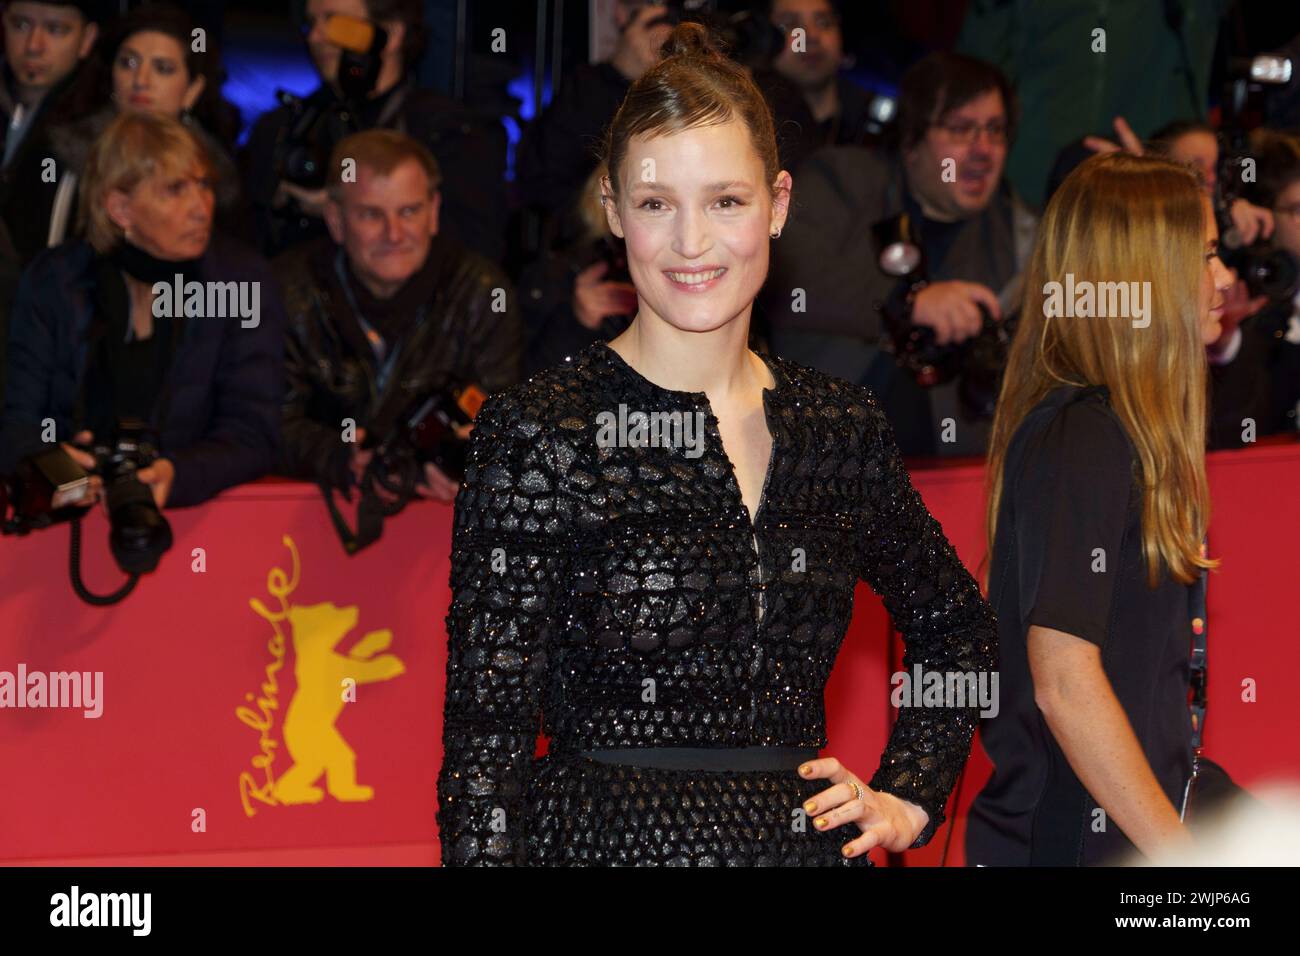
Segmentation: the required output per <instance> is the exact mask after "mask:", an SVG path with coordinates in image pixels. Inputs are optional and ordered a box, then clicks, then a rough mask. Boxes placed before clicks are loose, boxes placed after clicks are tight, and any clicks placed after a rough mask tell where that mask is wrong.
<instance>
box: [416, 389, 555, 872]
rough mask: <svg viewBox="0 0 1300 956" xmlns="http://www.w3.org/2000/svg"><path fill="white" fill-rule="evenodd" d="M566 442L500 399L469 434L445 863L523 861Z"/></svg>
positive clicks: (451, 620) (441, 801)
mask: <svg viewBox="0 0 1300 956" xmlns="http://www.w3.org/2000/svg"><path fill="white" fill-rule="evenodd" d="M557 448H558V445H557V443H556V442H554V441H552V440H551V439H549V438H548V436H547V434H546V432H545V430H544V429H543V427H542V426H541V425H540V424H539V423H538V421H536V420H535V418H533V417H532V416H530V415H529V414H528V409H527V406H525V405H524V404H523V403H522V402H521V401H519V400H517V399H503V396H502V395H501V394H498V395H494V396H491V397H489V398H488V400H487V401H486V402H485V403H484V404H483V406H482V408H481V409H480V411H479V414H478V416H477V419H476V425H475V428H474V431H473V432H472V434H471V439H470V450H469V456H468V462H467V467H466V471H465V479H464V481H463V482H462V483H461V488H460V491H459V493H458V495H457V497H456V504H455V508H456V511H455V519H454V523H453V535H452V555H451V590H452V603H451V608H450V610H449V612H448V614H447V619H446V624H447V690H446V698H445V705H444V712H443V763H442V769H441V771H440V773H439V775H438V812H437V822H438V832H439V839H440V841H441V846H442V863H443V865H444V866H512V865H523V864H525V863H526V856H527V838H528V832H527V831H528V813H527V807H526V802H525V797H526V791H527V784H528V779H529V774H530V768H531V765H532V760H533V752H534V749H535V747H536V742H537V734H538V730H539V717H540V714H541V709H542V697H543V690H544V688H545V686H546V675H547V673H548V654H549V650H550V647H549V645H550V639H549V635H550V634H551V632H552V624H553V622H554V621H555V620H556V619H557V618H558V616H559V614H560V612H561V607H562V602H563V595H564V593H565V586H566V581H567V574H568V567H569V551H570V548H571V545H572V542H571V540H570V539H568V538H566V537H565V536H564V535H563V533H562V532H563V530H564V528H565V527H566V526H567V521H566V519H565V508H564V507H563V505H562V504H561V498H562V496H561V494H560V490H559V487H558V482H557V476H558V469H557V467H556V451H557Z"/></svg>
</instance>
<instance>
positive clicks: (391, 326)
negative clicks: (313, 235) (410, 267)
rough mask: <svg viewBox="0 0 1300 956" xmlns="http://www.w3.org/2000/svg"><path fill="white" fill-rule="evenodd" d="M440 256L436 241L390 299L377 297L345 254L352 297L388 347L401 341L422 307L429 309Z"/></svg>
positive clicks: (344, 271) (436, 288)
mask: <svg viewBox="0 0 1300 956" xmlns="http://www.w3.org/2000/svg"><path fill="white" fill-rule="evenodd" d="M439 258H440V257H439V256H438V255H437V240H436V239H435V240H434V244H433V245H431V246H430V248H429V255H428V256H427V257H426V258H425V260H424V265H422V266H421V267H420V268H419V270H418V271H417V272H416V273H415V274H414V275H412V276H411V277H410V278H409V279H407V280H406V282H405V283H404V284H403V285H402V287H401V288H400V289H398V290H397V291H396V292H395V293H393V294H392V295H391V296H390V297H389V298H387V299H380V298H377V297H376V296H375V295H374V294H373V293H372V292H371V291H370V290H369V289H368V288H366V286H365V284H364V283H363V282H362V281H361V280H360V279H358V278H357V276H356V273H355V272H353V271H352V263H351V261H350V260H349V259H348V258H347V255H346V254H345V255H344V256H343V262H344V269H343V273H344V276H345V277H346V280H347V284H348V289H349V291H350V292H351V293H352V300H353V301H354V302H355V303H356V305H357V310H358V311H359V312H360V313H361V315H362V317H363V318H364V319H365V320H366V321H367V322H368V323H370V325H371V326H372V327H373V328H374V330H375V331H376V332H378V333H379V334H380V336H382V337H383V339H384V342H385V343H386V345H387V347H388V348H390V349H391V348H392V346H393V345H394V344H395V343H397V342H400V341H401V340H402V339H403V338H404V337H405V336H406V335H407V333H409V332H410V331H411V329H412V327H413V326H414V325H415V320H416V318H417V316H418V315H419V314H420V310H421V309H427V308H428V307H429V305H430V304H431V303H432V302H433V299H434V296H435V295H436V293H437V290H438V275H439V272H440V271H441V270H440V269H439Z"/></svg>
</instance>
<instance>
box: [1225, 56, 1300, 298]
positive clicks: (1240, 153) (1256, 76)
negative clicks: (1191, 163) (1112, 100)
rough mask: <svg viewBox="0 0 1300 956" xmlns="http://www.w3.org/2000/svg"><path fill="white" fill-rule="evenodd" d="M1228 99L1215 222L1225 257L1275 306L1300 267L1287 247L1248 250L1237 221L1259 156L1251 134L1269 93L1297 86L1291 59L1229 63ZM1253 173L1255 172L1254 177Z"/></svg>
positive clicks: (1263, 244)
mask: <svg viewBox="0 0 1300 956" xmlns="http://www.w3.org/2000/svg"><path fill="white" fill-rule="evenodd" d="M1227 72H1228V77H1227V85H1226V89H1225V91H1224V96H1223V117H1224V118H1223V132H1222V133H1221V135H1220V144H1219V168H1218V169H1217V170H1216V171H1215V173H1216V175H1215V178H1216V180H1217V188H1216V190H1215V208H1214V213H1215V218H1216V219H1217V220H1218V226H1219V236H1220V242H1219V250H1220V251H1219V257H1220V258H1221V259H1222V260H1223V264H1224V265H1226V266H1227V267H1228V268H1230V269H1233V270H1234V271H1235V272H1236V273H1237V275H1238V277H1239V278H1241V279H1242V280H1243V281H1244V282H1245V283H1246V288H1247V289H1249V290H1250V294H1251V295H1252V296H1260V295H1262V296H1266V297H1268V299H1270V300H1271V301H1273V302H1278V301H1281V300H1283V299H1290V298H1291V297H1292V296H1294V295H1295V293H1296V290H1297V288H1300V265H1298V264H1297V263H1296V261H1295V258H1294V257H1292V256H1291V254H1290V253H1288V252H1287V251H1286V250H1284V249H1278V248H1275V247H1273V246H1272V245H1270V244H1269V243H1268V242H1267V241H1266V240H1259V241H1257V242H1254V243H1252V244H1251V245H1249V246H1247V245H1245V244H1243V243H1242V241H1241V237H1240V236H1239V235H1238V234H1237V229H1236V227H1235V226H1234V225H1233V222H1232V204H1233V203H1234V202H1235V201H1236V200H1238V199H1243V198H1250V197H1248V196H1245V195H1244V193H1245V192H1246V190H1245V189H1244V188H1243V187H1244V185H1245V183H1247V182H1254V181H1255V177H1254V175H1253V170H1254V168H1255V166H1256V165H1257V163H1258V158H1257V157H1255V156H1252V155H1251V152H1250V148H1249V142H1248V138H1247V131H1248V130H1249V129H1251V128H1253V127H1254V126H1257V125H1259V123H1260V122H1261V120H1262V116H1263V108H1262V101H1263V100H1264V99H1266V98H1267V97H1268V95H1269V92H1270V91H1272V90H1276V89H1278V88H1280V87H1283V86H1285V85H1287V84H1288V83H1290V82H1291V74H1292V64H1291V61H1290V59H1288V58H1287V57H1284V56H1280V55H1278V54H1262V55H1260V56H1257V57H1255V58H1253V59H1250V60H1244V59H1232V60H1230V61H1229V63H1228V71H1227ZM1248 171H1249V172H1250V173H1252V174H1251V175H1248Z"/></svg>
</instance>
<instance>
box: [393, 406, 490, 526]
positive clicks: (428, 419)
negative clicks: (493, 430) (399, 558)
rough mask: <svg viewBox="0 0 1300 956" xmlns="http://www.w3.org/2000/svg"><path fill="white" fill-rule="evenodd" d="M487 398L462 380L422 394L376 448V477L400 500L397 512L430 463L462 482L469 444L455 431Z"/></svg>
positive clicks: (422, 478)
mask: <svg viewBox="0 0 1300 956" xmlns="http://www.w3.org/2000/svg"><path fill="white" fill-rule="evenodd" d="M486 398H487V396H486V395H485V394H484V392H483V390H482V389H480V388H479V387H478V386H477V385H475V384H473V383H464V382H457V383H453V384H452V385H450V386H448V387H446V388H444V389H440V390H438V391H435V392H433V393H432V394H430V395H426V396H421V397H420V398H417V399H416V400H415V401H414V402H412V403H411V405H410V406H409V407H408V408H407V409H406V411H405V413H404V414H403V415H402V416H401V417H400V418H399V419H398V420H397V422H396V424H395V426H394V427H393V429H392V430H391V432H390V434H389V435H387V436H385V438H384V439H383V440H381V441H380V442H379V443H378V444H377V446H376V451H375V458H374V461H375V463H376V464H377V474H376V476H375V478H376V480H377V481H378V482H379V483H380V484H381V485H383V486H384V487H385V488H387V489H388V490H389V491H391V492H393V493H395V494H397V495H398V496H399V506H398V507H397V508H396V510H401V506H404V505H405V503H406V501H407V500H409V499H410V497H411V495H412V493H413V491H414V488H415V486H416V485H417V484H419V483H420V482H422V481H423V480H424V466H425V465H426V464H432V465H434V466H435V467H437V468H438V469H439V470H440V471H442V472H443V473H444V474H445V475H447V477H449V478H451V479H452V480H454V481H463V480H464V478H465V458H466V451H467V447H468V443H467V442H466V441H465V440H464V439H462V438H461V437H460V436H459V435H457V434H456V429H457V428H458V427H462V426H465V425H468V424H469V423H470V422H472V421H473V420H474V416H476V415H477V414H478V410H479V408H480V407H481V406H482V404H483V401H484V399H486ZM372 467H375V466H373V465H372Z"/></svg>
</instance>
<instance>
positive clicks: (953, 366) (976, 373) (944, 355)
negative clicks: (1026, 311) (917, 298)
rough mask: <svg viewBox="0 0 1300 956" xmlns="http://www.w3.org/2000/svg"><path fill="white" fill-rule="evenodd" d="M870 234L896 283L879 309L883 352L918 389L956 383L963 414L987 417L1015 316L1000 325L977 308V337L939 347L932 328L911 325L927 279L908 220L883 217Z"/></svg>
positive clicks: (879, 263)
mask: <svg viewBox="0 0 1300 956" xmlns="http://www.w3.org/2000/svg"><path fill="white" fill-rule="evenodd" d="M872 233H873V238H874V240H875V246H876V252H877V258H876V265H877V267H878V268H879V269H880V271H881V272H883V273H885V274H886V275H889V276H893V277H895V278H897V279H898V280H899V281H900V283H901V285H900V287H899V288H898V290H896V293H895V294H894V295H891V296H890V297H889V299H888V300H887V301H886V302H884V303H882V304H881V308H880V312H881V317H882V318H883V320H884V325H885V330H886V333H887V334H888V339H887V340H886V343H885V348H886V350H888V351H891V352H892V353H893V354H894V359H895V361H896V362H897V363H898V365H899V366H900V367H902V368H904V369H906V370H907V371H908V372H909V373H910V374H911V375H912V377H913V379H915V380H916V383H917V384H918V385H920V386H921V387H923V388H931V387H933V386H935V385H942V384H944V383H946V382H950V381H952V380H953V379H958V383H957V396H958V399H959V400H960V402H961V405H962V408H963V409H964V410H965V412H966V414H967V415H968V416H969V417H971V418H974V419H978V418H992V417H993V410H994V407H995V406H996V404H997V398H998V393H999V391H1000V389H1001V383H1002V370H1003V369H1004V368H1005V367H1006V361H1007V351H1008V349H1009V347H1010V342H1011V336H1012V335H1013V334H1014V332H1015V317H1014V316H1007V317H1005V318H1004V319H1003V320H1002V321H1000V322H999V321H997V320H995V319H994V318H993V316H992V315H990V314H989V311H988V309H986V308H985V307H984V306H983V305H981V306H979V310H980V316H981V317H982V319H983V324H982V326H981V328H980V331H979V332H978V333H977V334H976V335H974V336H972V337H971V338H969V339H966V340H965V341H962V342H958V343H955V344H950V345H939V344H938V342H937V340H936V338H935V334H934V329H932V328H930V327H928V326H924V325H917V324H916V323H914V322H913V321H912V304H911V303H912V298H913V296H914V294H915V293H917V292H920V290H921V289H923V288H924V287H925V286H926V285H928V284H929V281H930V279H929V270H928V268H927V265H926V261H925V253H924V251H923V250H922V248H921V240H920V236H919V234H918V233H917V231H916V227H915V224H914V223H913V222H912V218H911V216H909V215H908V214H907V213H900V214H899V215H897V216H892V217H890V218H888V219H883V220H881V221H880V222H878V223H876V224H875V225H874V226H873V227H872ZM904 291H905V292H906V294H905V295H904V294H903V293H904Z"/></svg>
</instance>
